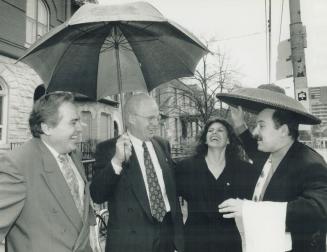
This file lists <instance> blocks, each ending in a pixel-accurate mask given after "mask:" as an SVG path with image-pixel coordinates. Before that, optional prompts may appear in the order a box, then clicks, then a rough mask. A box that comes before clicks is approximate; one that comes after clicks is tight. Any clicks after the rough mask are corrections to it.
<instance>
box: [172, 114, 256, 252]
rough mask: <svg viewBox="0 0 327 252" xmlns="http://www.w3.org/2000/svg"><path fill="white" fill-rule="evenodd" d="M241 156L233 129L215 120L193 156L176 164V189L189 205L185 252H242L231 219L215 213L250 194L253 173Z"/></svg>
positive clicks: (253, 179)
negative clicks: (221, 204)
mask: <svg viewBox="0 0 327 252" xmlns="http://www.w3.org/2000/svg"><path fill="white" fill-rule="evenodd" d="M242 154H243V152H242V147H241V143H240V141H239V139H238V138H237V136H236V134H235V133H234V130H233V128H232V127H231V126H230V125H229V124H228V123H227V122H226V121H225V120H221V119H215V120H212V121H209V122H208V123H207V124H206V125H205V127H204V130H203V133H202V135H201V136H200V139H199V144H198V146H197V148H196V154H195V155H194V156H192V157H190V158H187V159H184V160H182V161H181V162H179V163H178V164H177V188H178V191H179V194H180V195H181V196H182V197H183V199H185V200H186V201H187V205H188V218H187V221H186V223H185V252H193V251H194V252H195V251H196V252H199V251H206V252H213V251H215V252H224V251H226V252H227V251H228V252H241V251H242V245H241V238H240V235H239V232H238V230H237V227H236V224H235V221H234V219H224V218H223V217H222V215H221V214H220V213H218V205H219V204H220V203H221V202H223V201H224V200H225V199H228V198H231V197H234V198H242V199H243V198H250V197H251V196H252V194H253V190H254V186H255V182H256V172H255V171H254V168H253V167H252V166H251V164H250V163H248V162H246V161H245V160H244V158H243V155H242Z"/></svg>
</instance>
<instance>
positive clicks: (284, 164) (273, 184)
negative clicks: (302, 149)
mask: <svg viewBox="0 0 327 252" xmlns="http://www.w3.org/2000/svg"><path fill="white" fill-rule="evenodd" d="M295 149H296V142H295V143H293V144H292V146H291V147H290V148H289V150H288V151H287V152H286V154H285V156H284V157H283V159H282V160H281V161H280V163H279V165H278V167H277V168H276V170H275V172H274V174H273V175H272V177H271V179H270V181H269V184H268V186H267V188H266V191H265V194H264V197H263V199H265V197H266V196H267V197H270V196H271V194H272V193H274V192H275V191H279V190H277V189H278V188H279V189H280V185H279V184H278V182H279V183H280V177H283V176H284V175H285V173H287V172H288V171H289V169H288V167H289V166H290V164H289V163H290V161H291V160H292V158H293V155H294V153H296V150H295Z"/></svg>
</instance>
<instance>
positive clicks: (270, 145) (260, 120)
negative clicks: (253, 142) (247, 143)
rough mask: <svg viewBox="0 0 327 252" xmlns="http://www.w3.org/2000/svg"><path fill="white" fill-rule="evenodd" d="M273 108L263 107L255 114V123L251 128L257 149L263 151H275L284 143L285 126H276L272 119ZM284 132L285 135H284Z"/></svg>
mask: <svg viewBox="0 0 327 252" xmlns="http://www.w3.org/2000/svg"><path fill="white" fill-rule="evenodd" d="M274 112H275V110H273V109H264V110H262V111H261V112H260V113H259V114H258V116H257V125H256V127H255V128H254V130H253V135H254V137H255V138H256V139H257V143H258V150H260V151H263V152H271V153H273V152H276V151H278V150H279V149H281V148H282V147H283V145H284V143H285V137H286V136H287V134H286V133H285V126H284V127H283V126H281V127H279V128H277V127H276V125H275V123H274V121H273V114H274ZM285 134H286V135H285Z"/></svg>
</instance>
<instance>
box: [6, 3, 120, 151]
mask: <svg viewBox="0 0 327 252" xmlns="http://www.w3.org/2000/svg"><path fill="white" fill-rule="evenodd" d="M85 2H96V0H0V152H1V151H6V150H8V149H10V148H11V145H12V144H13V143H21V142H24V141H26V140H27V139H29V138H30V137H31V135H30V132H29V127H28V116H29V113H30V111H31V109H32V106H33V101H34V99H35V98H37V97H38V96H40V95H41V94H43V93H44V91H45V89H44V86H43V83H42V80H41V79H40V77H39V76H38V75H37V74H36V72H35V71H34V70H33V69H31V68H30V67H29V66H27V65H25V64H23V63H21V62H18V63H16V60H17V59H18V58H19V57H21V56H22V55H23V54H24V52H25V50H26V49H27V48H28V47H29V46H30V45H31V44H33V43H34V42H35V41H36V40H37V39H38V38H40V37H41V36H42V35H44V34H45V33H47V32H48V31H49V30H50V29H52V28H54V27H56V26H58V25H60V24H62V23H63V22H65V21H66V20H67V19H69V18H70V16H71V15H72V14H73V13H74V12H75V11H76V10H77V9H78V8H79V7H80V6H81V5H82V4H83V3H85ZM79 110H80V112H81V118H82V121H83V122H84V123H85V125H86V126H85V127H84V128H83V141H89V140H97V141H98V140H102V139H106V138H110V137H113V136H115V135H117V134H118V133H119V131H121V128H122V126H121V116H120V109H119V104H118V102H116V101H114V100H111V99H104V100H102V101H101V102H97V103H96V102H90V101H81V102H80V106H79Z"/></svg>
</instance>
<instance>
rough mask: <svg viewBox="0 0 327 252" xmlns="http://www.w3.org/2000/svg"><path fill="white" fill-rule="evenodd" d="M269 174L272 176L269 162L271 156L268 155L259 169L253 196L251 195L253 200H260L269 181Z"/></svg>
mask: <svg viewBox="0 0 327 252" xmlns="http://www.w3.org/2000/svg"><path fill="white" fill-rule="evenodd" d="M271 176H272V163H271V158H270V156H269V158H268V159H267V161H266V163H265V165H264V167H263V169H262V171H261V174H260V177H259V179H258V181H257V184H256V186H255V189H254V193H253V197H252V199H253V200H254V201H261V200H262V198H263V194H264V192H265V190H266V187H267V185H268V183H269V181H270V178H271Z"/></svg>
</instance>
